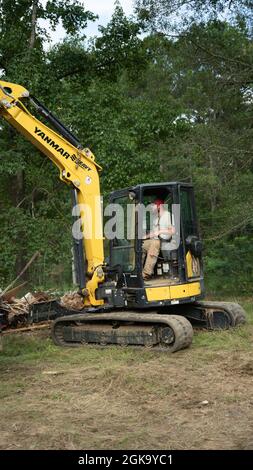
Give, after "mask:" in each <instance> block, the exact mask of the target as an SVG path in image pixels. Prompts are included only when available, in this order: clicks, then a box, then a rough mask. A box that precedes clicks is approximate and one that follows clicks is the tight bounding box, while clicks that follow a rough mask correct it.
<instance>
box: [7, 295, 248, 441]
mask: <svg viewBox="0 0 253 470" xmlns="http://www.w3.org/2000/svg"><path fill="white" fill-rule="evenodd" d="M241 303H242V302H241ZM242 305H243V306H244V307H245V309H246V311H247V315H248V323H247V324H246V325H244V326H241V327H239V328H236V329H233V330H229V331H223V332H203V331H201V332H198V331H197V332H195V336H194V341H193V345H192V347H191V348H190V349H188V350H184V351H180V352H178V353H175V354H172V355H168V354H165V353H154V352H152V351H147V350H143V349H142V350H140V351H136V350H131V349H126V348H117V347H110V348H108V349H105V350H99V349H95V348H91V347H83V348H78V349H61V348H57V347H55V346H54V345H53V343H52V342H51V339H50V337H49V331H43V332H40V333H24V334H18V335H17V334H15V335H12V336H5V337H4V350H3V352H2V353H0V376H1V382H0V449H94V448H95V449H124V448H128V449H253V305H252V300H244V302H243V303H242Z"/></svg>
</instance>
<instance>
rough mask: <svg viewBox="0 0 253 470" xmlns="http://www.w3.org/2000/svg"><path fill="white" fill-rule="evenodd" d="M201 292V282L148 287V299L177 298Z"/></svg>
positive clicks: (150, 300) (151, 300)
mask: <svg viewBox="0 0 253 470" xmlns="http://www.w3.org/2000/svg"><path fill="white" fill-rule="evenodd" d="M200 294H201V286H200V282H193V283H189V284H179V285H177V286H165V287H148V288H147V289H146V295H147V300H148V301H149V302H153V301H156V300H177V299H183V298H187V297H193V296H194V295H200Z"/></svg>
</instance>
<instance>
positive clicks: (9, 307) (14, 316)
mask: <svg viewBox="0 0 253 470" xmlns="http://www.w3.org/2000/svg"><path fill="white" fill-rule="evenodd" d="M48 300H50V297H49V295H48V294H46V293H45V292H35V293H30V292H29V293H28V294H26V295H25V296H24V297H22V298H21V299H18V298H15V297H11V296H10V295H8V294H6V295H3V296H2V297H0V313H1V314H2V317H3V318H4V320H5V321H4V323H5V326H7V327H8V328H17V327H22V326H24V325H26V324H27V319H28V313H29V307H30V305H32V304H35V303H39V302H47V301H48Z"/></svg>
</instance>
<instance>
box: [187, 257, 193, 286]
mask: <svg viewBox="0 0 253 470" xmlns="http://www.w3.org/2000/svg"><path fill="white" fill-rule="evenodd" d="M186 269H187V276H188V279H189V278H191V277H193V270H192V254H191V252H190V251H188V253H187V255H186Z"/></svg>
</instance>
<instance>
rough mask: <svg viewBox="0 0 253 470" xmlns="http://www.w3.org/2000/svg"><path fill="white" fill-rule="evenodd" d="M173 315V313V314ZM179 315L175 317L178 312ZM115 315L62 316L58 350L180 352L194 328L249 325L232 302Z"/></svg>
mask: <svg viewBox="0 0 253 470" xmlns="http://www.w3.org/2000/svg"><path fill="white" fill-rule="evenodd" d="M170 311H171V310H170ZM175 311H176V312H177V314H174V312H175ZM174 312H173V314H168V309H167V313H165V312H164V311H163V313H161V312H157V311H148V313H147V312H146V313H139V312H136V311H127V310H125V311H112V312H104V313H88V312H87V313H85V311H83V313H79V314H74V315H73V312H72V314H71V315H65V316H61V317H60V318H58V319H56V320H55V322H54V323H53V326H52V338H53V340H54V342H55V344H57V345H58V346H68V347H69V346H80V345H88V344H90V345H98V346H100V347H105V346H108V345H120V346H128V347H143V346H144V347H147V348H150V349H154V350H159V351H166V352H176V351H179V350H181V349H185V348H187V347H189V346H190V344H191V342H192V338H193V326H197V327H201V328H206V329H228V328H231V327H235V326H237V325H239V324H242V323H245V312H244V310H243V309H242V307H241V306H240V305H238V304H236V303H231V302H195V303H193V304H186V305H182V306H180V308H177V309H176V310H174Z"/></svg>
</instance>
